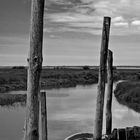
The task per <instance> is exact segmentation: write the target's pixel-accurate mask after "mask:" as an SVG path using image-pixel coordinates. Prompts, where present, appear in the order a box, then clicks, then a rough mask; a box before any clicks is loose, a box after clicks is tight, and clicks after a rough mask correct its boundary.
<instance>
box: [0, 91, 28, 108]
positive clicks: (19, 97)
mask: <svg viewBox="0 0 140 140" xmlns="http://www.w3.org/2000/svg"><path fill="white" fill-rule="evenodd" d="M25 102H26V95H25V94H24V95H23V94H7V93H6V94H0V106H13V105H14V104H15V103H23V104H25Z"/></svg>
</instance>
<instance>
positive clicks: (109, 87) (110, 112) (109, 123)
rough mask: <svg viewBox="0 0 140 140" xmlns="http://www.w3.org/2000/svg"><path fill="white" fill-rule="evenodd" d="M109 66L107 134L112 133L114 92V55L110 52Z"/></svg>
mask: <svg viewBox="0 0 140 140" xmlns="http://www.w3.org/2000/svg"><path fill="white" fill-rule="evenodd" d="M107 60H108V61H107V62H108V65H107V82H108V84H107V91H108V92H107V102H106V134H107V135H109V134H111V131H112V110H111V108H112V91H113V66H112V65H113V53H112V51H111V50H108V59H107Z"/></svg>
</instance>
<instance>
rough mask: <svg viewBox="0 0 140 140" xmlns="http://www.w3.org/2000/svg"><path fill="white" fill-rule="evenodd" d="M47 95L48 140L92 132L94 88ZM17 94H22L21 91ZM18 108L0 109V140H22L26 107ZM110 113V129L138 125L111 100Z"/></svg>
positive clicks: (131, 113) (136, 116) (135, 116)
mask: <svg viewBox="0 0 140 140" xmlns="http://www.w3.org/2000/svg"><path fill="white" fill-rule="evenodd" d="M46 92H47V108H48V128H49V140H63V139H65V138H66V137H67V136H69V135H71V134H73V133H78V132H83V131H84V132H93V126H94V116H95V104H96V93H97V85H96V84H95V85H92V86H77V87H76V88H67V89H53V90H47V91H46ZM17 93H18V92H17ZM20 93H21V94H22V92H21V91H20ZM23 93H25V91H24V92H23ZM19 105H20V104H19ZM19 105H18V106H14V107H13V108H12V109H10V108H5V107H4V108H3V107H1V108H0V112H1V115H0V139H1V140H9V139H10V140H20V139H21V138H22V135H23V131H22V129H23V124H24V118H25V117H24V116H25V107H24V105H22V106H19ZM112 112H113V127H126V126H133V125H140V118H139V114H138V113H135V112H134V111H132V110H130V109H128V108H127V107H125V106H122V105H120V104H119V103H118V102H117V101H116V100H115V98H114V97H113V106H112ZM104 119H105V116H104ZM104 122H105V121H104ZM104 127H105V125H104ZM104 130H105V128H104Z"/></svg>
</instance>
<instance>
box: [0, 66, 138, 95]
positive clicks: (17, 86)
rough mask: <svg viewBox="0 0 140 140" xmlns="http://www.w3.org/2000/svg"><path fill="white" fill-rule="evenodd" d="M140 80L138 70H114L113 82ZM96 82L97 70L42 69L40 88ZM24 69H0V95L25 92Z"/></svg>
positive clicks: (25, 74) (25, 73)
mask: <svg viewBox="0 0 140 140" xmlns="http://www.w3.org/2000/svg"><path fill="white" fill-rule="evenodd" d="M122 79H124V80H140V73H139V70H125V69H124V70H122V69H121V70H114V81H117V80H122ZM97 82H98V68H95V69H89V68H88V67H81V68H75V69H74V68H64V67H59V68H57V67H56V68H53V69H48V68H44V69H43V70H42V73H41V88H42V89H50V88H62V87H75V86H76V85H89V84H94V83H97ZM26 88H27V69H26V68H24V67H23V68H20V69H19V68H18V67H14V68H1V69H0V93H4V92H7V91H12V90H26Z"/></svg>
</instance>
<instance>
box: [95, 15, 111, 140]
mask: <svg viewBox="0 0 140 140" xmlns="http://www.w3.org/2000/svg"><path fill="white" fill-rule="evenodd" d="M110 22H111V18H110V17H104V22H103V32H102V44H101V51H100V67H99V80H98V91H97V102H96V113H95V124H94V126H95V127H94V140H101V137H102V123H103V108H104V92H105V79H106V62H107V51H108V42H109V32H110Z"/></svg>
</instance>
